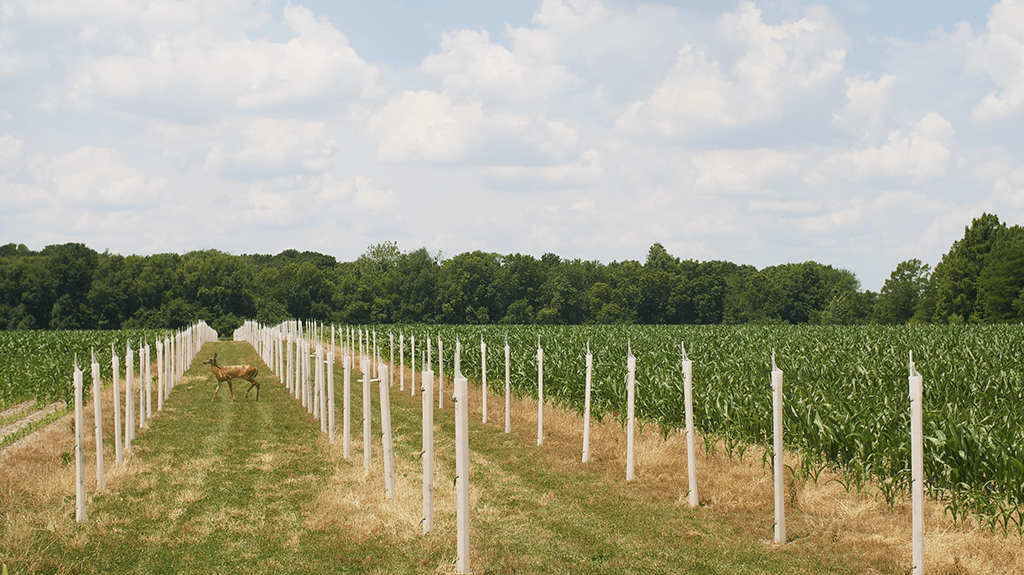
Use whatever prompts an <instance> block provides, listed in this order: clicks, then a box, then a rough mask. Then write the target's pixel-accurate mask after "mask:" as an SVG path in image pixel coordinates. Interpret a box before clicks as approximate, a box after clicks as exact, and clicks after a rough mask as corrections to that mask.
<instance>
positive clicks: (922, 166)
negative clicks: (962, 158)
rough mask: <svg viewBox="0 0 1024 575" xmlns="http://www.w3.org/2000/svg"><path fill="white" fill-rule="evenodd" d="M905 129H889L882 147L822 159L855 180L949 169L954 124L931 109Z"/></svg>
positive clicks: (929, 174) (932, 173)
mask: <svg viewBox="0 0 1024 575" xmlns="http://www.w3.org/2000/svg"><path fill="white" fill-rule="evenodd" d="M910 127H911V128H912V129H911V130H909V132H910V133H909V134H906V133H904V130H903V129H899V130H893V131H891V132H889V139H888V142H886V143H885V144H883V145H882V146H879V147H873V148H865V149H859V150H852V151H849V152H842V153H838V154H834V155H832V156H829V157H828V158H826V159H825V160H824V162H823V164H824V166H823V167H824V168H825V169H826V170H829V169H833V168H834V170H835V172H836V173H837V174H838V175H839V176H840V177H843V178H848V179H852V180H855V181H863V180H866V179H870V178H874V177H879V176H909V177H912V178H928V177H933V176H940V175H942V174H944V173H946V167H947V165H948V163H949V159H950V156H951V154H952V153H951V152H950V150H949V147H948V146H949V145H950V144H951V143H952V140H953V133H954V130H953V125H952V124H950V123H949V121H948V120H946V119H945V118H943V117H942V115H941V114H938V113H936V112H929V113H928V114H926V115H925V116H924V117H923V118H921V120H920V121H918V122H916V123H914V124H911V126H910Z"/></svg>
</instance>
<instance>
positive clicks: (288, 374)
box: [284, 330, 295, 393]
mask: <svg viewBox="0 0 1024 575" xmlns="http://www.w3.org/2000/svg"><path fill="white" fill-rule="evenodd" d="M286 345H287V346H288V349H287V350H286V351H287V356H288V357H287V362H288V363H287V365H286V367H285V370H284V371H285V387H287V388H288V393H295V392H294V391H292V386H293V385H294V383H293V382H294V381H295V379H294V376H293V375H292V374H293V373H294V372H295V367H294V366H295V356H294V353H295V352H294V351H293V350H292V332H291V331H290V330H289V331H288V341H287V342H286Z"/></svg>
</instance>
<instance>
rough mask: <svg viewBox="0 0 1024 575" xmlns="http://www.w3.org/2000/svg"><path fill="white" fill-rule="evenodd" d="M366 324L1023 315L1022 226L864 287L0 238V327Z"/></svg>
mask: <svg viewBox="0 0 1024 575" xmlns="http://www.w3.org/2000/svg"><path fill="white" fill-rule="evenodd" d="M253 317H254V318H256V319H257V321H259V322H261V323H264V324H276V323H279V322H281V321H283V320H285V319H289V318H301V319H316V320H319V321H324V322H340V323H350V324H370V323H376V324H381V323H392V322H401V323H415V322H424V323H454V324H461V323H490V322H501V323H521V324H525V323H534V324H583V323H651V324H682V323H695V324H716V323H743V322H763V323H791V324H797V323H834V324H859V323H866V322H868V321H874V322H877V323H891V324H895V323H906V322H907V321H941V322H949V321H952V322H957V321H971V322H981V321H984V322H1007V321H1020V320H1021V319H1022V318H1024V231H1022V230H1021V228H1019V227H1016V226H1015V227H1012V228H1007V227H1006V226H1005V225H1004V224H1002V223H1000V222H999V220H998V218H997V217H995V216H993V215H989V214H983V215H982V216H981V217H979V218H978V219H976V220H974V221H973V222H972V225H971V226H970V227H968V228H966V230H965V234H964V238H963V239H962V240H959V241H957V242H956V243H954V244H953V246H952V247H951V249H950V251H949V253H947V254H946V255H945V256H944V257H943V259H942V262H940V263H939V265H937V266H936V267H935V270H934V272H933V273H931V274H929V267H928V265H926V264H923V263H922V262H920V261H919V260H908V261H906V262H902V263H901V264H900V265H899V266H897V269H896V270H894V271H893V273H892V275H891V276H890V277H889V279H888V280H887V281H886V283H885V286H884V287H883V288H882V290H881V293H880V294H873V293H871V292H862V291H860V284H859V282H858V280H857V278H856V276H855V275H854V274H852V273H851V272H849V271H847V270H843V269H837V268H833V267H832V266H828V265H823V264H819V263H817V262H813V261H811V262H803V263H789V264H783V265H778V266H770V267H767V268H764V269H761V270H758V269H756V268H754V267H753V266H740V265H736V264H733V263H730V262H724V261H707V262H699V261H695V260H681V259H679V258H677V257H675V256H673V255H671V254H669V253H668V251H667V250H666V249H665V247H664V246H662V245H661V244H654V245H652V246H651V247H650V249H649V250H648V253H647V258H646V260H645V261H644V263H643V264H641V263H640V262H637V261H633V260H627V261H623V262H612V263H610V264H607V265H605V264H602V263H600V262H596V261H582V260H578V259H576V260H565V259H562V258H561V257H559V256H557V255H555V254H552V253H546V254H544V255H543V256H541V257H540V258H539V259H538V258H535V257H533V256H531V255H528V254H519V253H516V254H509V255H499V254H493V253H485V252H480V251H477V252H467V253H463V254H459V255H456V256H454V257H452V258H443V257H442V256H441V254H440V253H438V254H431V253H429V252H428V251H427V250H426V249H425V248H420V249H418V250H415V251H412V252H408V253H405V252H402V251H401V250H399V249H398V246H397V244H395V243H394V242H384V243H380V244H375V245H371V246H369V247H368V248H367V250H366V251H365V252H364V253H363V254H362V255H361V256H360V257H359V258H357V259H356V260H355V261H349V262H338V261H337V260H336V259H335V258H334V257H332V256H329V255H324V254H319V253H316V252H309V251H304V252H300V251H297V250H285V251H282V252H281V253H279V254H277V255H263V254H252V255H242V256H235V255H231V254H226V253H223V252H220V251H217V250H205V251H197V252H189V253H186V254H184V255H177V254H156V255H151V256H137V255H130V256H124V257H123V256H120V255H116V254H110V253H107V252H104V253H102V254H100V253H97V252H95V251H93V250H91V249H89V248H87V247H86V246H84V245H82V244H73V243H72V244H62V245H54V246H47V247H46V248H44V249H43V250H42V251H39V252H34V251H32V250H30V249H28V248H27V247H26V246H24V245H18V244H7V245H5V246H0V329H39V328H44V329H45V328H49V329H70V328H86V329H88V328H103V329H116V328H119V327H120V328H127V327H135V326H146V327H183V326H185V325H187V324H189V323H192V322H194V321H197V320H200V319H203V320H206V321H207V322H208V323H210V325H212V326H214V329H217V330H218V331H219V332H221V333H224V334H227V333H230V331H232V330H233V329H234V328H235V327H237V326H238V325H239V324H240V323H241V321H243V318H253Z"/></svg>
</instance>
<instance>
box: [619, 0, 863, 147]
mask: <svg viewBox="0 0 1024 575" xmlns="http://www.w3.org/2000/svg"><path fill="white" fill-rule="evenodd" d="M718 29H719V30H720V31H721V34H722V36H723V37H724V38H725V39H726V40H728V41H730V42H732V43H733V44H734V45H737V46H741V47H742V49H744V50H745V53H744V54H743V56H741V57H740V58H738V59H737V60H736V61H735V63H734V64H733V65H732V66H730V67H729V68H728V71H726V70H723V67H724V66H723V64H722V62H720V61H719V60H717V59H715V58H714V57H713V56H712V55H711V54H710V52H709V51H708V49H707V48H706V47H703V46H701V47H695V46H693V45H689V44H687V45H685V46H684V47H683V48H682V49H681V50H680V51H679V55H678V58H677V60H676V64H675V66H674V67H673V68H672V69H671V70H670V71H669V74H668V76H667V77H666V79H665V81H664V83H663V84H662V85H661V86H660V87H659V88H658V89H656V90H655V91H654V92H653V93H652V94H651V95H650V97H649V98H647V99H646V100H642V101H637V102H634V103H633V104H632V105H630V106H629V107H628V108H627V109H626V111H625V112H624V113H623V114H622V115H621V116H620V117H619V118H618V120H617V122H616V125H617V126H618V127H619V128H620V129H622V130H624V131H626V132H630V133H653V134H656V135H659V136H662V137H666V138H678V137H682V136H688V135H693V134H694V133H695V132H701V131H703V130H705V129H706V128H709V127H711V128H717V127H730V126H738V125H746V124H751V123H755V122H761V121H765V120H775V119H778V118H780V117H781V116H782V114H783V112H784V108H785V106H786V105H787V104H792V102H794V101H796V100H798V99H799V98H800V97H801V96H802V95H807V94H812V93H815V92H817V91H819V90H820V89H822V88H823V87H825V86H827V85H828V84H829V83H830V82H832V81H833V80H834V79H836V78H838V77H840V75H841V74H842V71H843V67H844V62H845V58H846V50H845V45H846V44H847V39H846V35H845V34H844V33H843V30H842V28H840V27H839V26H838V25H837V24H835V23H834V22H833V21H832V19H831V17H830V16H829V15H828V13H827V12H826V11H825V10H824V9H822V8H817V9H816V8H812V9H810V10H808V14H807V16H805V17H804V18H802V19H800V20H798V21H796V22H784V23H782V24H780V25H778V26H772V25H769V24H765V23H764V22H762V20H761V10H759V9H758V8H757V7H756V6H755V5H754V4H753V3H750V2H744V3H741V4H740V6H739V8H738V9H737V11H736V12H732V13H728V14H725V15H724V16H722V18H721V19H720V20H719V22H718Z"/></svg>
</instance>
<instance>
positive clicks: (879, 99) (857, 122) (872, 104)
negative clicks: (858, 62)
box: [833, 74, 896, 139]
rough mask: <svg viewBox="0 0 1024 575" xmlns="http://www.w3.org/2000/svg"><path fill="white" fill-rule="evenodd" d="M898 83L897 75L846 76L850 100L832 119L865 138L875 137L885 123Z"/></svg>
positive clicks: (847, 94) (847, 95) (847, 93)
mask: <svg viewBox="0 0 1024 575" xmlns="http://www.w3.org/2000/svg"><path fill="white" fill-rule="evenodd" d="M895 84H896V75H895V74H886V75H885V76H882V77H881V78H879V79H877V80H872V79H871V78H870V77H868V76H867V75H858V76H855V77H853V78H847V79H846V97H847V98H848V99H849V103H847V104H846V106H844V107H843V109H842V110H839V111H838V112H836V113H835V115H834V117H833V121H834V122H835V123H836V124H839V125H841V126H843V127H845V128H846V129H848V130H850V131H852V132H854V133H856V134H858V135H860V136H861V137H862V138H865V139H871V138H873V137H874V136H875V134H877V133H879V132H880V131H881V130H882V128H883V127H884V126H885V123H886V119H887V112H888V109H889V103H890V100H891V97H892V90H893V86H894V85H895Z"/></svg>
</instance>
